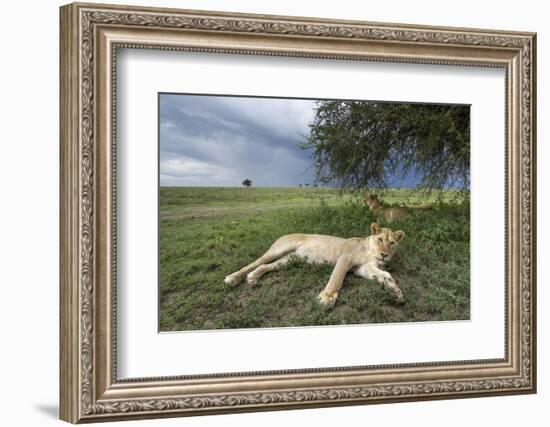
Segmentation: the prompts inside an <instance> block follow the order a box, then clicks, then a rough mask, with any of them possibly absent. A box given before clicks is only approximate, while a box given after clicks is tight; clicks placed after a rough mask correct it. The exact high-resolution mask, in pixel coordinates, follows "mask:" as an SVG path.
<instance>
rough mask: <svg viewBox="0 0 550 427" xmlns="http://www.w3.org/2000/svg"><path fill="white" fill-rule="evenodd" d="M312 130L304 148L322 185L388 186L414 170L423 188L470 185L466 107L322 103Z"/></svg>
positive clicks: (342, 187)
mask: <svg viewBox="0 0 550 427" xmlns="http://www.w3.org/2000/svg"><path fill="white" fill-rule="evenodd" d="M310 128H311V132H310V134H309V135H308V136H307V137H306V142H305V143H303V144H302V148H307V149H312V150H313V152H312V155H313V158H314V162H315V171H316V175H317V180H318V181H319V182H321V183H323V184H332V185H336V186H337V187H339V188H341V189H350V190H362V189H367V188H387V187H388V182H389V180H390V178H394V179H395V178H398V179H399V178H405V177H406V176H411V174H413V175H414V176H416V179H417V181H418V182H419V184H418V187H420V188H424V189H434V188H445V187H455V188H457V187H458V188H463V189H466V188H468V187H469V182H470V109H469V107H467V106H456V105H450V106H449V105H427V104H395V103H381V102H364V101H337V100H336V101H334V100H327V101H319V102H318V103H317V107H316V114H315V117H314V119H313V122H312V123H311V124H310Z"/></svg>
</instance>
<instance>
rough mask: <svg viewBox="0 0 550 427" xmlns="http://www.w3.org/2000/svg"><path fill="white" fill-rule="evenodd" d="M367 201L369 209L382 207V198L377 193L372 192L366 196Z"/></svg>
mask: <svg viewBox="0 0 550 427" xmlns="http://www.w3.org/2000/svg"><path fill="white" fill-rule="evenodd" d="M365 203H366V204H367V206H368V207H369V209H372V210H374V209H379V208H380V207H382V203H380V200H379V199H378V196H377V195H376V194H371V195H369V196H367V197H365Z"/></svg>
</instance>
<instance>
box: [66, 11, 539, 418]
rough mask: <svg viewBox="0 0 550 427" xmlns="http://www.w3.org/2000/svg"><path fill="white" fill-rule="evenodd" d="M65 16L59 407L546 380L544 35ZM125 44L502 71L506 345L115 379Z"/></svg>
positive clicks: (361, 395) (144, 409)
mask: <svg viewBox="0 0 550 427" xmlns="http://www.w3.org/2000/svg"><path fill="white" fill-rule="evenodd" d="M60 13H61V16H60V18H61V19H60V22H61V38H60V43H61V46H60V52H61V64H60V67H61V68H60V92H61V93H60V110H61V111H60V136H61V141H60V144H61V176H60V180H61V201H60V203H61V205H60V212H61V218H60V230H61V235H60V263H61V265H60V307H61V309H60V328H61V329H60V387H61V396H60V408H61V410H60V416H61V419H63V420H65V421H68V422H72V423H79V422H94V421H112V420H122V419H130V418H155V417H169V416H185V415H201V414H216V413H228V412H246V411H259V410H275V409H285V408H289V409H290V408H293V409H296V408H311V407H320V406H332V405H357V404H369V403H386V402H402V401H411V400H430V399H444V398H462V397H479V396H488V395H501V394H521V393H534V392H535V391H536V317H535V316H536V253H535V250H536V241H535V236H536V182H535V177H536V170H535V166H536V164H535V159H536V127H535V123H536V116H535V105H536V101H535V93H536V86H535V83H536V43H535V42H536V36H535V34H533V33H520V32H508V31H495V30H480V29H462V28H460V29H459V28H443V27H441V28H440V27H424V26H412V25H402V24H382V23H369V22H354V21H330V20H323V19H313V18H297V17H282V16H263V15H244V14H230V13H217V12H202V11H189V10H176V9H160V8H143V7H127V6H113V5H99V4H80V3H75V4H70V5H67V6H63V7H62V8H61V11H60ZM122 48H124V49H153V50H171V51H188V52H189V51H190V52H203V53H205V54H208V53H224V54H227V55H233V54H239V55H264V56H282V57H299V58H316V59H319V60H331V59H338V60H350V61H352V60H353V61H384V62H392V63H406V64H441V65H446V66H474V67H475V66H479V67H497V68H501V69H503V70H504V72H505V76H506V77H505V88H503V91H502V97H504V98H505V110H506V113H505V115H506V117H505V119H504V123H505V131H504V134H505V141H504V143H503V146H504V147H505V176H503V177H502V180H503V181H504V183H505V203H504V204H505V212H502V213H501V214H502V215H503V216H504V218H505V221H504V223H505V229H504V230H503V235H504V242H505V248H504V251H503V253H502V257H503V259H504V265H505V272H504V277H505V280H504V283H502V287H503V288H504V291H503V292H504V295H505V307H504V313H505V315H504V325H503V328H504V337H505V339H504V342H503V343H502V345H503V347H504V351H503V353H504V357H503V358H498V359H479V360H457V361H451V362H438V361H433V362H423V363H409V364H397V365H396V364H382V365H376V366H373V365H362V366H336V367H334V368H326V367H325V368H317V367H314V366H313V367H311V368H308V369H303V368H300V369H289V370H273V371H271V370H268V371H261V372H239V373H224V372H219V373H215V374H208V375H187V376H185V373H182V376H175V377H152V378H150V377H147V378H131V379H127V378H126V379H121V378H119V377H118V375H117V357H116V356H117V341H118V338H119V337H117V322H116V320H117V317H116V316H117V288H116V268H117V234H116V220H117V216H116V214H117V211H116V196H117V193H116V191H117V187H116V166H117V157H116V155H117V151H116V135H117V134H116V126H117V109H116V103H117V98H116V86H117V74H116V62H117V52H118V50H120V49H122ZM152 143H156V141H153V142H152ZM152 286H156V284H152Z"/></svg>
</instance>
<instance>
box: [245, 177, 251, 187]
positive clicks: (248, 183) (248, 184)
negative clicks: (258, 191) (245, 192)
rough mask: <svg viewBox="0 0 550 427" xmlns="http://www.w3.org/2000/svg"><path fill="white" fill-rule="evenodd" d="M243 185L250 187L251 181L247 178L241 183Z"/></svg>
mask: <svg viewBox="0 0 550 427" xmlns="http://www.w3.org/2000/svg"><path fill="white" fill-rule="evenodd" d="M243 185H244V186H245V187H250V186H251V185H252V181H250V180H249V179H248V178H246V179H245V180H244V181H243Z"/></svg>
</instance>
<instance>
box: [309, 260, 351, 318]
mask: <svg viewBox="0 0 550 427" xmlns="http://www.w3.org/2000/svg"><path fill="white" fill-rule="evenodd" d="M352 266H353V262H352V260H351V258H350V257H347V256H341V257H340V258H338V260H337V261H336V265H335V267H334V270H332V274H331V275H330V279H329V281H328V283H327V285H326V286H325V289H323V291H322V292H321V293H320V294H319V296H318V297H317V299H318V300H319V303H320V304H322V305H324V306H325V307H327V308H332V307H333V306H334V304H335V303H336V299H337V298H338V292H339V291H340V289H341V288H342V285H343V284H344V278H345V277H346V274H347V273H348V271H349V269H350V268H351V267H352Z"/></svg>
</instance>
